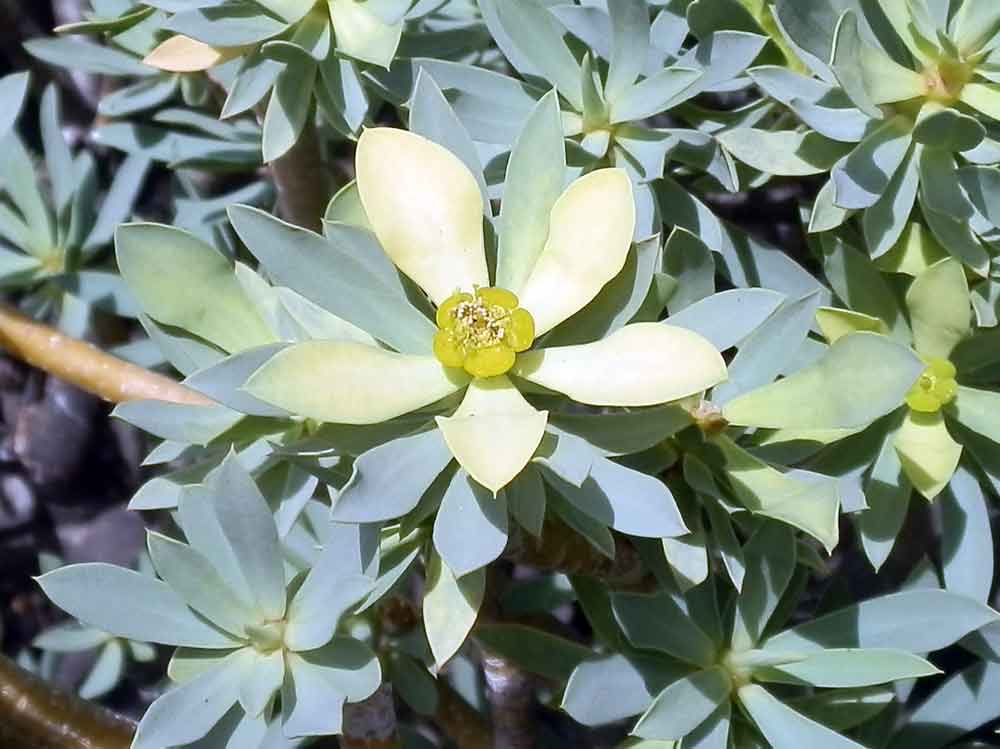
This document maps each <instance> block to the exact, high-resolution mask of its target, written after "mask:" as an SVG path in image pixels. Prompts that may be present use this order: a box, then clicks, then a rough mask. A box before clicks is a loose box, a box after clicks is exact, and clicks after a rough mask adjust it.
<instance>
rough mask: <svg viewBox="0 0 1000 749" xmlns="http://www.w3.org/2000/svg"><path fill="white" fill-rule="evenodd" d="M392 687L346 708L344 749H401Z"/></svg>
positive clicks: (389, 686)
mask: <svg viewBox="0 0 1000 749" xmlns="http://www.w3.org/2000/svg"><path fill="white" fill-rule="evenodd" d="M402 746H403V744H402V741H401V740H400V738H399V727H398V724H397V723H396V705H395V703H394V701H393V698H392V685H391V684H388V683H386V684H383V685H382V686H381V687H379V689H378V691H377V692H375V694H373V695H372V696H371V697H369V698H368V699H367V700H364V701H363V702H349V703H347V704H346V705H344V734H343V736H342V737H341V739H340V747H341V749H401V747H402Z"/></svg>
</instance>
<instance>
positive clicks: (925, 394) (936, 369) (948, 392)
mask: <svg viewBox="0 0 1000 749" xmlns="http://www.w3.org/2000/svg"><path fill="white" fill-rule="evenodd" d="M955 374H956V370H955V365H954V364H952V363H951V362H950V361H948V360H947V359H940V358H934V359H928V360H927V369H925V370H924V372H923V374H922V375H920V379H919V380H917V382H916V384H915V385H914V386H913V387H912V388H910V392H909V393H908V394H907V396H906V404H907V405H908V406H909V407H910V408H912V409H913V410H914V411H920V412H921V413H935V412H937V411H940V410H941V407H942V406H946V405H948V404H949V403H951V402H952V401H953V400H955V396H956V395H957V394H958V383H957V382H956V381H955Z"/></svg>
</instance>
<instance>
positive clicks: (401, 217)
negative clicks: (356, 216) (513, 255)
mask: <svg viewBox="0 0 1000 749" xmlns="http://www.w3.org/2000/svg"><path fill="white" fill-rule="evenodd" d="M356 162H357V174H358V177H357V184H358V192H359V194H360V195H361V202H362V204H363V205H364V208H365V213H367V214H368V220H369V222H370V223H371V226H372V229H373V230H374V232H375V235H376V236H377V237H378V239H379V241H380V242H381V243H382V247H383V248H384V249H385V251H386V253H387V254H388V255H389V257H390V258H391V259H392V261H393V262H394V263H395V264H396V267H398V268H399V269H400V270H401V271H403V273H405V274H406V275H407V276H409V277H410V278H411V279H413V281H415V282H416V283H417V284H418V285H419V286H420V287H421V288H422V289H423V290H424V291H426V292H427V295H428V296H429V297H430V298H431V300H432V301H433V302H434V303H435V304H440V303H441V302H443V301H444V300H445V299H447V298H448V297H449V296H451V295H452V294H454V293H455V292H456V291H459V290H461V291H472V288H473V286H489V285H490V281H489V272H488V271H487V268H486V254H485V251H484V249H483V198H482V194H481V193H480V191H479V185H478V184H476V179H475V177H473V176H472V173H471V172H469V170H468V169H467V168H466V167H465V165H464V164H463V163H462V162H461V161H460V160H459V159H458V157H457V156H455V155H453V154H452V153H451V152H450V151H448V150H447V149H446V148H443V147H442V146H439V145H438V144H437V143H433V142H431V141H429V140H427V139H426V138H422V137H420V136H419V135H415V134H413V133H410V132H407V131H406V130H397V129H394V128H385V127H379V128H370V129H368V130H366V131H365V132H364V133H362V135H361V138H360V139H359V141H358V151H357V159H356Z"/></svg>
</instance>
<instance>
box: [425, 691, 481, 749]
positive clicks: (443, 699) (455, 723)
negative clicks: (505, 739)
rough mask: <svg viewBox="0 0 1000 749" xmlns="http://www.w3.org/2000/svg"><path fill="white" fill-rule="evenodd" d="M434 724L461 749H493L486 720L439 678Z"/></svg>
mask: <svg viewBox="0 0 1000 749" xmlns="http://www.w3.org/2000/svg"><path fill="white" fill-rule="evenodd" d="M434 722H435V724H437V727H438V728H440V729H441V731H443V732H444V734H445V735H446V736H448V738H450V739H451V740H452V742H454V744H455V746H458V747H461V749H493V735H492V733H491V732H490V727H489V725H488V724H487V723H486V720H485V719H484V718H483V716H482V715H481V714H480V713H479V711H477V710H476V709H475V708H473V707H472V706H471V705H470V704H469V703H468V702H466V701H465V700H464V699H463V698H462V696H461V695H459V694H458V692H456V691H455V690H454V689H453V688H452V687H451V685H450V684H449V683H448V682H447V681H445V680H444V679H440V678H439V679H438V707H437V712H436V713H434Z"/></svg>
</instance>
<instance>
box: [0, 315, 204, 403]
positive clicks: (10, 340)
mask: <svg viewBox="0 0 1000 749" xmlns="http://www.w3.org/2000/svg"><path fill="white" fill-rule="evenodd" d="M0 347H3V348H4V349H5V350H6V351H7V353H9V354H10V355H12V356H15V357H17V358H18V359H21V360H22V361H24V362H27V363H28V364H30V365H31V366H33V367H37V368H38V369H41V370H44V371H46V372H48V373H49V374H50V375H52V376H54V377H58V378H59V379H60V380H63V381H64V382H68V383H70V384H71V385H76V386H77V387H78V388H80V389H81V390H86V391H87V392H88V393H93V394H94V395H96V396H98V397H100V398H103V399H104V400H107V401H111V402H112V403H124V402H125V401H131V400H159V401H169V402H171V403H183V404H187V405H194V406H209V405H212V404H213V402H214V401H212V400H211V399H210V398H207V397H206V396H204V395H202V394H201V393H197V392H195V391H194V390H191V389H190V388H188V387H185V386H184V385H182V384H180V383H179V382H176V381H175V380H172V379H170V378H169V377H165V376H164V375H161V374H157V373H156V372H150V371H149V370H148V369H143V368H142V367H140V366H138V365H136V364H132V363H130V362H127V361H123V360H122V359H119V358H117V357H115V356H112V355H111V354H108V353H105V352H104V351H101V350H100V349H99V348H97V347H96V346H94V345H92V344H90V343H87V342H85V341H81V340H78V339H76V338H72V337H70V336H68V335H65V334H64V333H60V332H59V331H58V330H56V329H55V328H52V327H49V326H48V325H45V324H43V323H40V322H37V321H35V320H32V319H31V318H29V317H25V316H24V315H22V314H21V313H20V312H18V311H16V310H14V309H12V308H11V307H9V306H7V305H0Z"/></svg>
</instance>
